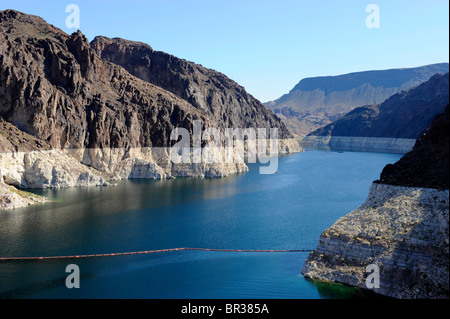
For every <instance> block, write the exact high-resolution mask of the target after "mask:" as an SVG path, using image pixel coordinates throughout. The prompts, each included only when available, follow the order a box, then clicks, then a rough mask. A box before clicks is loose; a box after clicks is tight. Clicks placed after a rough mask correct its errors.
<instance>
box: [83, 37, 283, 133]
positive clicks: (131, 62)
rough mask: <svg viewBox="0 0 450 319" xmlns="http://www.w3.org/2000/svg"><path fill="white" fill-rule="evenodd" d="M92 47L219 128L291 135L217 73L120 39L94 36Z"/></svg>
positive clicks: (264, 110) (278, 122)
mask: <svg viewBox="0 0 450 319" xmlns="http://www.w3.org/2000/svg"><path fill="white" fill-rule="evenodd" d="M91 46H92V48H93V49H94V50H95V52H96V53H97V54H98V56H99V57H101V58H102V59H103V60H105V61H110V62H112V63H114V64H117V65H120V66H123V67H124V68H125V69H126V70H127V71H129V72H130V73H131V74H133V75H135V76H136V77H138V78H140V79H142V80H144V81H147V82H149V83H152V84H154V85H157V86H159V87H162V88H164V89H165V90H167V91H169V92H171V93H173V94H175V95H176V96H178V97H180V98H182V99H183V100H185V101H187V102H188V103H190V104H191V105H192V106H194V107H195V108H197V109H198V110H200V111H202V112H205V113H206V114H208V115H209V116H210V117H211V118H212V119H214V120H215V121H216V122H217V124H218V125H219V127H220V128H227V127H228V128H236V127H240V128H248V127H252V128H266V129H270V128H278V129H279V133H278V135H279V138H280V139H288V138H292V135H291V133H289V131H288V130H287V129H286V127H285V126H284V125H283V124H282V122H281V121H280V120H279V119H278V118H277V117H276V116H275V115H274V114H273V113H272V111H269V110H268V109H266V108H265V107H264V106H263V105H262V104H261V103H260V102H259V101H258V100H256V99H255V98H254V97H252V96H251V95H250V94H248V93H247V92H245V89H244V88H243V87H241V86H240V85H238V84H237V83H236V82H234V81H232V80H231V79H229V78H227V77H226V76H225V75H223V74H222V73H220V72H217V71H214V70H211V69H207V68H204V67H203V66H201V65H198V64H195V63H192V62H188V61H186V60H183V59H179V58H177V57H175V56H172V55H170V54H167V53H164V52H160V51H154V50H153V49H152V48H151V47H150V46H149V45H147V44H144V43H139V42H134V41H128V40H124V39H120V38H114V39H111V38H106V37H96V38H95V39H94V40H93V41H92V42H91Z"/></svg>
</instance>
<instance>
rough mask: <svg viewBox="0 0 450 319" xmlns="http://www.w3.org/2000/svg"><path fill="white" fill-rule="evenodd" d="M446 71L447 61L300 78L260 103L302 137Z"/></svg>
mask: <svg viewBox="0 0 450 319" xmlns="http://www.w3.org/2000/svg"><path fill="white" fill-rule="evenodd" d="M447 72H449V64H448V63H438V64H432V65H426V66H421V67H416V68H404V69H391V70H378V71H365V72H356V73H349V74H344V75H339V76H322V77H314V78H306V79H303V80H301V81H300V82H299V83H298V84H297V85H296V86H295V87H294V88H293V89H292V90H291V91H290V92H289V93H288V94H285V95H283V96H282V97H280V98H279V99H277V100H275V101H271V102H267V103H264V105H265V106H267V107H268V108H270V109H272V110H273V111H274V112H275V113H276V114H277V116H278V117H280V118H281V119H282V121H283V122H284V123H285V124H286V126H287V127H288V129H289V130H290V131H291V132H292V133H293V134H294V135H296V136H299V137H304V136H306V135H307V134H309V133H311V132H313V131H314V130H316V129H318V128H320V127H323V126H325V125H327V124H329V123H331V122H333V121H335V120H337V119H339V118H340V117H342V116H343V115H345V114H346V113H348V112H350V111H351V110H353V109H354V108H355V107H359V106H363V105H372V104H379V103H382V102H383V101H385V100H386V99H387V98H389V97H391V96H392V95H394V94H396V93H399V92H401V91H403V90H408V89H411V88H413V87H416V86H418V85H420V84H421V83H423V82H424V81H427V80H429V79H430V78H431V77H432V76H433V75H434V74H437V73H447Z"/></svg>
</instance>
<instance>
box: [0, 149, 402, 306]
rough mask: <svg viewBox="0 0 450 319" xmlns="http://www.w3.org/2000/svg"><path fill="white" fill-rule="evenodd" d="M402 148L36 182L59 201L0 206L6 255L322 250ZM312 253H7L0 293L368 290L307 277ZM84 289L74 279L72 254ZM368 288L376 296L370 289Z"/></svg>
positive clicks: (163, 295)
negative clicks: (211, 174)
mask: <svg viewBox="0 0 450 319" xmlns="http://www.w3.org/2000/svg"><path fill="white" fill-rule="evenodd" d="M400 157H401V155H399V154H384V153H370V152H334V151H320V150H307V151H306V152H304V153H298V154H293V155H287V156H282V157H280V159H279V163H278V173H277V174H272V175H260V174H259V164H250V165H249V167H250V171H249V172H247V173H244V174H238V175H233V176H229V177H226V178H221V179H194V178H179V179H174V180H126V181H120V182H118V183H117V185H116V186H108V187H91V188H69V189H57V190H33V192H35V193H38V194H40V195H44V196H47V197H49V198H50V199H52V200H53V202H51V203H46V204H41V205H36V206H30V207H26V208H21V209H15V210H10V211H2V212H0V257H14V256H55V255H83V254H103V253H116V252H128V251H143V250H153V249H165V248H178V247H199V248H218V249H258V250H259V249H279V250H290V249H315V247H316V245H317V242H318V239H319V236H320V234H321V233H322V231H323V230H325V229H326V228H328V227H330V226H331V225H332V224H333V223H334V222H335V221H336V220H337V219H338V218H340V217H342V216H344V215H345V214H347V213H349V212H350V211H351V210H353V209H355V208H357V207H358V206H359V205H360V204H362V203H363V202H364V200H365V199H366V196H367V195H368V191H369V187H370V185H371V183H372V181H373V180H376V179H378V178H379V175H380V173H381V170H382V169H383V167H384V166H385V165H386V164H388V163H394V162H396V161H397V160H398V159H400ZM307 255H308V253H307V252H279V253H268V252H267V253H252V252H248V253H242V252H208V251H190V250H183V251H173V252H162V253H156V254H140V255H125V256H112V257H94V258H86V259H70V260H68V259H61V260H41V261H39V260H37V261H7V262H0V274H1V276H0V297H1V298H160V299H179V298H183V299H196V298H207V299H216V298H221V299H222V298H228V299H236V298H252V299H275V298H277V299H278V298H280V299H320V298H360V297H363V298H364V297H368V295H367V294H365V293H364V292H363V291H360V290H358V289H354V288H349V287H345V286H342V285H337V284H319V283H316V282H313V281H310V280H306V279H305V278H304V277H303V276H302V275H301V268H302V265H303V263H304V261H305V259H306V257H307ZM72 263H74V264H76V265H78V267H79V269H80V278H81V279H80V288H78V289H77V288H73V289H68V288H67V287H66V285H65V280H66V277H67V276H68V275H69V274H68V273H66V272H65V269H66V266H67V265H68V264H72ZM369 297H370V295H369Z"/></svg>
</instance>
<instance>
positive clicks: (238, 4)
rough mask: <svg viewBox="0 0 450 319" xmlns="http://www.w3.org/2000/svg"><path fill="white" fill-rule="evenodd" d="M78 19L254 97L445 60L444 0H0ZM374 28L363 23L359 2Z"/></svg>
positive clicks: (87, 30) (60, 23)
mask: <svg viewBox="0 0 450 319" xmlns="http://www.w3.org/2000/svg"><path fill="white" fill-rule="evenodd" d="M71 3H74V4H77V5H78V6H79V8H80V29H81V31H82V32H83V33H84V34H85V35H86V36H87V37H88V39H89V40H92V39H93V38H94V37H95V36H96V35H104V36H108V37H122V38H126V39H130V40H136V41H141V42H145V43H148V44H150V45H151V46H152V47H153V49H155V50H161V51H165V52H167V53H170V54H173V55H176V56H178V57H180V58H184V59H186V60H189V61H193V62H195V63H199V64H202V65H203V66H205V67H208V68H212V69H215V70H218V71H220V72H223V73H224V74H226V75H227V76H229V77H230V78H232V79H233V80H235V81H236V82H238V83H239V84H241V85H242V86H244V87H245V88H246V90H247V91H248V92H249V93H251V94H252V95H254V96H255V97H256V98H258V99H259V100H261V101H262V102H266V101H269V100H273V99H276V98H278V97H280V96H281V95H282V94H284V93H287V92H288V91H289V90H291V89H292V88H293V87H294V85H295V84H296V83H298V82H299V81H300V80H301V79H302V78H305V77H312V76H321V75H338V74H344V73H349V72H356V71H365V70H374V69H389V68H400V67H414V66H420V65H426V64H432V63H438V62H448V60H449V58H448V57H449V40H448V38H449V15H448V12H449V3H448V0H368V1H365V0H343V1H333V0H314V1H312V0H311V1H303V0H273V1H265V0H239V1H236V0H149V1H143V0H126V1H98V0H90V1H84V0H69V1H61V0H58V1H56V0H54V1H50V0H41V1H35V0H24V1H22V0H13V1H11V0H1V2H0V9H2V10H3V9H7V8H9V9H16V10H19V11H22V12H25V13H29V14H34V15H39V16H41V17H43V18H44V19H45V20H46V21H47V22H49V23H51V24H53V25H55V26H57V27H59V28H61V29H62V30H64V31H65V32H67V33H72V32H73V31H75V30H73V29H68V28H66V26H65V20H66V17H67V15H68V13H66V12H65V8H66V6H67V5H68V4H71ZM371 3H374V4H377V5H378V6H379V8H380V28H379V29H369V28H367V27H366V23H365V21H366V18H367V16H368V15H369V13H366V11H365V9H366V6H367V5H369V4H371Z"/></svg>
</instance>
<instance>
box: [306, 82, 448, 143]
mask: <svg viewBox="0 0 450 319" xmlns="http://www.w3.org/2000/svg"><path fill="white" fill-rule="evenodd" d="M448 103H449V74H448V73H446V74H436V75H434V76H433V77H432V78H431V79H430V80H428V81H426V82H424V83H422V84H421V85H419V86H417V87H416V88H413V89H410V90H407V91H402V92H401V93H397V94H395V95H393V96H392V97H390V98H389V99H387V100H386V101H384V102H383V103H381V104H376V105H369V106H363V107H358V108H355V109H354V110H353V111H351V112H349V113H348V114H346V115H345V116H343V117H342V118H340V119H339V120H337V121H335V122H332V123H330V124H328V125H326V126H325V127H323V128H320V129H318V130H316V131H314V132H312V133H310V134H309V135H308V136H358V137H390V138H407V139H417V138H418V137H419V136H421V135H422V134H423V133H424V131H425V130H427V129H428V127H429V126H430V125H431V123H432V121H433V118H434V117H435V116H436V114H440V113H443V112H444V110H445V107H446V105H447V104H448Z"/></svg>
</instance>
